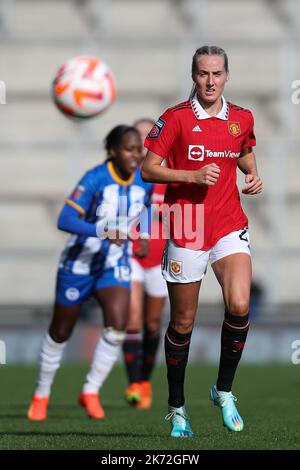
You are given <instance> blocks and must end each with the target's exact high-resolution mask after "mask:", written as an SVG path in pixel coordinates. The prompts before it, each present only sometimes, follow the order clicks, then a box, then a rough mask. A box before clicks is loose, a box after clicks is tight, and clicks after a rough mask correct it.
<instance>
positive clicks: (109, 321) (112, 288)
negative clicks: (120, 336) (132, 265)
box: [94, 268, 130, 331]
mask: <svg viewBox="0 0 300 470" xmlns="http://www.w3.org/2000/svg"><path fill="white" fill-rule="evenodd" d="M94 296H95V297H96V299H97V300H98V302H99V303H100V305H101V307H102V310H103V316H104V325H105V327H109V326H111V327H112V328H115V329H116V330H120V331H121V330H124V329H125V328H126V326H127V322H128V312H129V302H130V272H129V271H127V270H123V271H121V270H120V269H114V268H112V269H108V270H105V271H104V272H103V273H102V275H101V277H99V279H98V280H97V282H96V284H95V290H94Z"/></svg>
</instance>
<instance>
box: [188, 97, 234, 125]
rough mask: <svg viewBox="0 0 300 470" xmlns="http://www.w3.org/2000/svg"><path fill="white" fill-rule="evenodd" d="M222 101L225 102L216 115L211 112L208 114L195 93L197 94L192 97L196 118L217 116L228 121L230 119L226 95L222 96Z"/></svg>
mask: <svg viewBox="0 0 300 470" xmlns="http://www.w3.org/2000/svg"><path fill="white" fill-rule="evenodd" d="M222 103H223V105H222V109H221V111H220V112H219V113H218V114H217V115H216V116H211V115H210V114H208V113H207V112H206V111H205V110H204V109H203V108H202V106H201V104H200V103H199V100H198V96H197V93H195V95H194V96H193V98H192V99H191V105H192V109H193V111H194V114H195V116H196V118H197V119H199V120H201V119H209V118H212V117H216V118H218V119H222V120H223V121H227V120H228V111H229V110H228V104H227V101H226V100H225V98H224V96H222Z"/></svg>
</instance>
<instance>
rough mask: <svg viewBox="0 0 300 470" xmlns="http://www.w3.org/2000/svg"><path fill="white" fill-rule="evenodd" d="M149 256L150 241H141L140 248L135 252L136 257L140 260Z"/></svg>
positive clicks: (139, 242)
mask: <svg viewBox="0 0 300 470" xmlns="http://www.w3.org/2000/svg"><path fill="white" fill-rule="evenodd" d="M148 254H149V240H145V239H141V238H140V239H139V241H138V248H137V249H136V250H135V252H134V255H135V256H137V257H138V258H146V256H148Z"/></svg>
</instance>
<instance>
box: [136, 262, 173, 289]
mask: <svg viewBox="0 0 300 470" xmlns="http://www.w3.org/2000/svg"><path fill="white" fill-rule="evenodd" d="M131 280H132V281H137V282H142V283H143V284H144V291H145V293H146V294H147V295H150V296H151V297H167V295H168V289H167V284H166V281H165V280H164V279H163V277H162V273H161V267H160V265H159V264H158V265H157V266H154V268H148V269H144V268H143V266H141V265H140V263H139V262H138V261H136V260H135V259H134V258H131Z"/></svg>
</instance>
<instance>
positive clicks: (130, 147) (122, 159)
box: [115, 132, 143, 176]
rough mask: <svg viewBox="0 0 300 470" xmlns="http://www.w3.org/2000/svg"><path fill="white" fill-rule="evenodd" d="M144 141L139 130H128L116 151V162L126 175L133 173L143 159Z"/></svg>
mask: <svg viewBox="0 0 300 470" xmlns="http://www.w3.org/2000/svg"><path fill="white" fill-rule="evenodd" d="M142 150H143V146H142V141H141V139H140V136H139V134H138V133H137V132H127V133H126V134H125V135H124V136H123V137H122V140H121V142H120V145H119V146H118V148H117V151H116V158H115V163H116V164H117V166H118V169H119V170H120V171H121V173H122V174H123V175H124V176H129V175H131V174H132V173H133V172H134V171H135V170H136V169H137V168H138V166H139V165H140V162H141V160H142Z"/></svg>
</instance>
